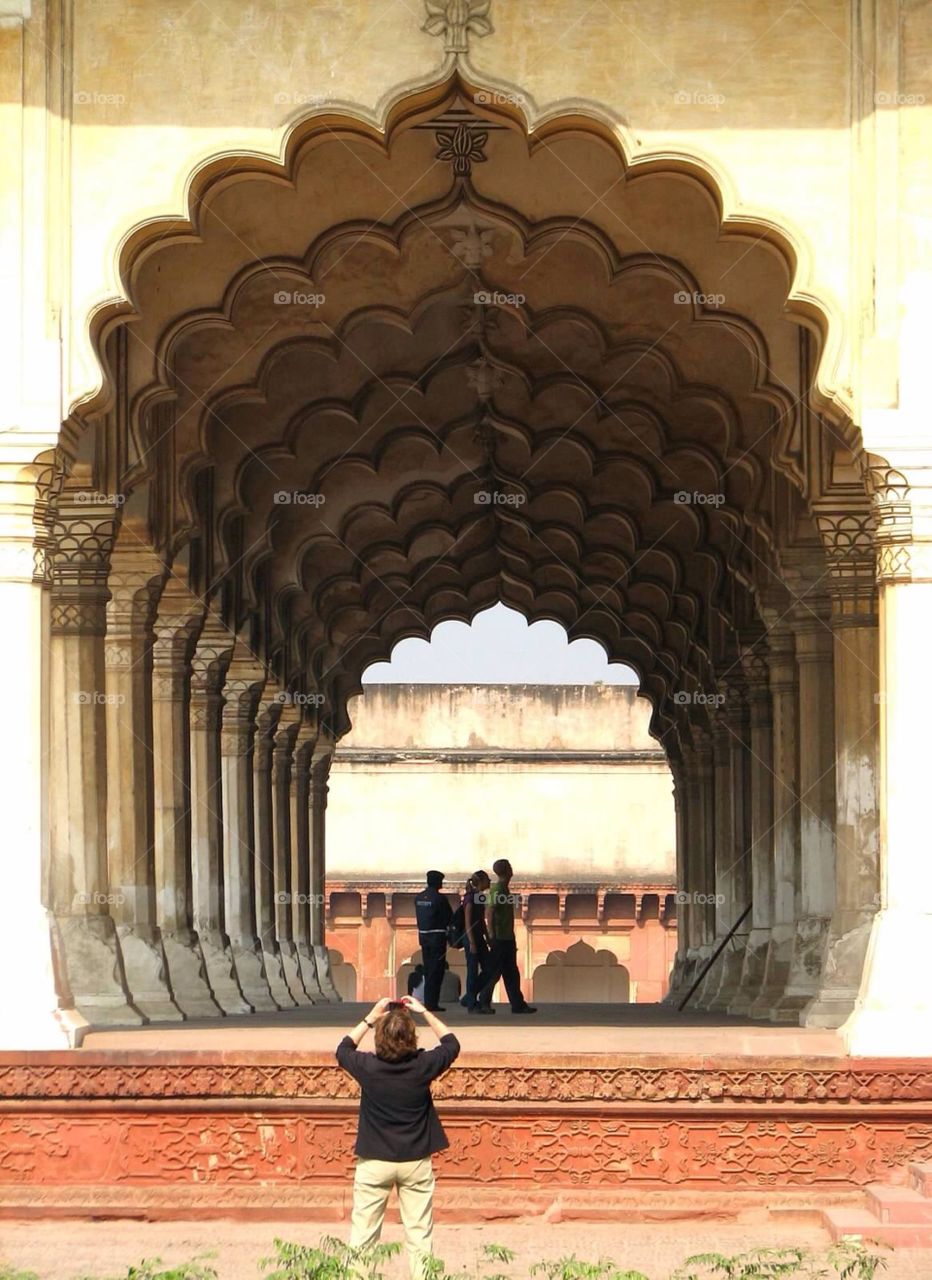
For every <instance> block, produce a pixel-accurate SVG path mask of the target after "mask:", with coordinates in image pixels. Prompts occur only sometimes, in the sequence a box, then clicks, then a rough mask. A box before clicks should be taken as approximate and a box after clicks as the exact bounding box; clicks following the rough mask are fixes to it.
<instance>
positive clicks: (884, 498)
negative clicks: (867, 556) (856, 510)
mask: <svg viewBox="0 0 932 1280" xmlns="http://www.w3.org/2000/svg"><path fill="white" fill-rule="evenodd" d="M867 474H868V487H869V489H870V494H871V500H872V505H873V516H874V522H875V523H874V540H875V544H876V548H877V581H878V582H879V583H881V584H885V583H897V582H932V450H930V449H919V448H909V447H901V448H891V449H886V450H885V451H884V454H883V456H881V455H879V454H874V453H872V454H869V455H868V473H867Z"/></svg>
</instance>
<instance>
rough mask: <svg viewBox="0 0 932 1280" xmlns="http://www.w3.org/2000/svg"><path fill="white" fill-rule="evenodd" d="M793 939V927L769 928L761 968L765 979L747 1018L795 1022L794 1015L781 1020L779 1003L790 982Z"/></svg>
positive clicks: (783, 925) (781, 925) (776, 926)
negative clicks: (765, 955)
mask: <svg viewBox="0 0 932 1280" xmlns="http://www.w3.org/2000/svg"><path fill="white" fill-rule="evenodd" d="M795 936H796V929H795V926H794V925H792V924H778V925H773V926H771V929H770V945H769V946H768V948H767V961H766V965H765V968H764V980H763V982H762V984H761V989H760V991H759V992H758V995H757V999H756V1000H755V1001H754V1002H753V1004H752V1005H751V1007H750V1009H749V1010H748V1017H749V1018H761V1019H767V1020H769V1021H771V1022H786V1021H789V1022H795V1021H796V1019H797V1016H798V1015H796V1014H793V1015H790V1014H786V1015H784V1016H783V1017H780V1016H779V1014H780V1008H779V1006H780V1001H781V1000H782V998H783V994H784V992H785V991H786V984H787V982H788V981H789V976H790V965H791V963H792V960H793V940H794V938H795Z"/></svg>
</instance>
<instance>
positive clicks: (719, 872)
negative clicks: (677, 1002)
mask: <svg viewBox="0 0 932 1280" xmlns="http://www.w3.org/2000/svg"><path fill="white" fill-rule="evenodd" d="M711 781H712V791H713V809H714V833H713V840H712V851H713V856H714V860H715V884H714V888H713V892H714V896H715V901H714V904H713V910H714V947H717V946H718V944H719V942H720V941H721V939H722V938H724V937H725V935H726V934H727V932H728V929H729V927H730V923H731V909H732V907H733V903H734V899H733V893H732V873H733V869H734V838H733V833H732V821H733V816H734V814H733V809H732V803H731V734H730V732H729V730H728V726H727V724H726V723H725V719H724V716H723V714H722V713H721V712H720V713H719V714H717V715H716V718H715V724H714V727H713V730H712V780H711ZM724 964H725V953H724V952H723V953H722V955H720V956H719V958H718V960H716V962H715V964H714V965H713V966H712V968H711V969H710V970H709V972H708V974H707V975H706V978H705V980H704V982H703V984H702V986H701V987H700V988H699V990H698V991H697V992H696V994H695V996H694V997H693V999H692V1000H691V1001H690V1005H689V1007H690V1008H693V1009H705V1008H708V1006H709V1004H710V1003H711V1001H712V1000H713V999H714V998H715V996H716V994H717V993H718V991H719V989H720V987H721V984H722V977H723V972H724Z"/></svg>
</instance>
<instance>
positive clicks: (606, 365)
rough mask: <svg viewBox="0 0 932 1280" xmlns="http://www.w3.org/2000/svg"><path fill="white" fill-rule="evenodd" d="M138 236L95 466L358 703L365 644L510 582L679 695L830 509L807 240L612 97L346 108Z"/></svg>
mask: <svg viewBox="0 0 932 1280" xmlns="http://www.w3.org/2000/svg"><path fill="white" fill-rule="evenodd" d="M124 265H125V276H126V289H127V297H128V298H129V300H130V305H129V306H124V307H122V308H114V309H113V310H112V311H111V312H110V313H108V314H106V315H102V316H101V317H100V318H99V323H98V330H97V335H96V336H97V341H98V344H99V347H100V350H101V353H102V359H103V361H104V363H105V366H106V367H107V369H108V372H109V375H110V380H109V384H108V387H107V388H106V389H105V393H103V394H102V395H101V397H99V398H98V401H97V402H95V403H94V404H92V405H88V406H85V407H84V408H83V409H82V411H81V423H80V425H81V428H82V429H84V430H86V428H88V427H90V428H91V431H90V433H89V435H90V438H92V439H93V440H94V442H95V444H94V449H95V450H96V452H95V458H96V464H95V465H96V466H97V467H98V471H99V472H106V471H108V469H109V474H107V475H104V474H102V473H101V474H100V476H99V479H100V483H101V484H105V483H109V484H111V485H113V486H116V487H117V488H120V489H123V490H125V491H128V492H131V493H132V494H133V495H134V496H133V499H132V503H133V504H135V508H136V509H140V508H141V507H142V506H144V509H145V513H146V519H147V522H148V525H149V529H150V532H151V536H152V539H153V542H154V543H155V544H156V546H157V547H158V549H159V550H160V551H161V552H162V553H163V554H164V555H165V557H166V558H167V559H170V560H172V562H173V563H174V564H175V565H182V564H189V565H190V566H193V567H191V568H190V572H191V573H192V574H193V575H194V577H195V579H196V581H195V583H194V585H195V586H196V588H197V589H198V590H199V591H203V592H205V593H206V594H213V595H216V596H217V597H218V599H219V600H220V601H221V602H222V609H223V612H224V615H225V620H226V622H227V625H228V626H229V627H230V628H231V629H234V630H235V631H236V632H237V633H238V634H242V635H246V636H248V637H249V641H250V643H251V644H252V646H253V647H254V648H255V649H256V650H257V651H258V652H259V653H260V654H261V656H262V657H263V659H264V660H267V661H269V662H270V663H272V664H273V666H274V667H275V668H276V670H277V671H278V673H279V676H280V678H281V679H282V680H284V681H293V680H298V681H300V682H302V683H304V684H306V685H307V686H308V687H313V688H314V689H319V690H321V691H323V692H325V693H326V694H327V697H328V704H329V707H330V714H331V717H332V719H333V723H334V727H335V729H336V731H337V732H340V731H342V730H343V729H345V727H346V711H345V707H346V700H347V698H348V697H349V696H350V695H352V694H353V693H354V692H356V691H358V689H359V681H360V676H361V673H362V671H363V670H364V669H365V667H366V666H367V665H368V664H369V663H370V662H372V661H374V660H376V659H380V658H384V657H386V656H387V655H388V654H389V652H390V650H391V647H392V645H393V644H394V643H395V642H396V641H397V640H398V639H400V638H401V637H403V636H406V635H412V634H418V635H427V634H428V633H429V631H430V629H431V627H432V626H434V625H435V624H436V623H437V622H439V621H441V620H443V619H446V618H453V617H455V618H463V619H470V618H471V617H472V616H474V615H475V613H476V612H478V611H479V610H480V609H482V608H485V607H487V606H488V605H490V604H492V603H494V602H495V601H497V600H502V601H504V602H505V603H507V604H510V605H512V606H514V607H515V608H518V609H520V610H521V611H522V612H523V613H525V614H526V615H527V616H528V617H529V618H532V619H536V618H542V617H549V618H553V619H556V620H557V621H559V622H561V623H562V624H563V625H564V626H565V627H566V629H567V631H568V632H569V633H570V635H571V636H573V637H576V636H589V637H592V638H594V639H597V640H599V641H600V642H601V643H602V644H603V645H604V646H605V648H606V650H607V651H608V653H609V655H610V657H612V658H614V659H619V660H624V661H626V662H629V663H631V664H632V665H633V666H634V667H635V668H636V669H637V670H638V672H639V673H640V675H641V678H642V682H643V688H644V690H645V692H647V693H649V694H650V696H651V697H652V699H653V701H654V705H655V712H656V721H655V724H656V726H658V727H663V726H664V725H669V724H672V723H673V722H674V719H675V718H676V717H677V716H678V715H680V712H679V710H678V709H677V708H676V707H675V706H674V705H673V702H672V693H673V691H674V690H676V689H677V688H680V687H682V684H683V681H684V680H685V679H686V678H687V677H688V679H689V680H691V681H693V682H698V683H699V684H700V685H709V684H711V683H713V682H714V678H715V670H716V668H718V667H720V664H721V663H722V662H723V660H725V659H726V657H727V655H728V654H729V653H730V652H733V650H734V647H735V644H736V643H737V640H736V637H737V636H738V635H739V633H744V632H747V631H748V630H751V631H753V628H754V625H755V617H756V613H757V608H758V599H759V596H760V593H761V591H765V590H768V589H769V588H770V587H771V586H773V585H774V584H779V581H780V552H781V548H783V547H785V546H787V545H789V543H790V542H792V541H793V539H794V538H798V536H799V530H800V528H808V525H807V516H806V507H805V502H804V497H805V496H806V494H807V489H808V488H810V487H811V483H812V477H811V474H810V471H809V467H810V463H809V461H808V452H807V451H808V445H807V439H808V437H807V434H806V433H807V429H808V428H809V426H810V425H811V424H810V417H811V406H810V399H809V392H810V389H811V388H810V384H811V379H812V369H813V367H814V361H815V359H816V356H817V353H818V349H819V343H820V331H819V324H818V316H817V315H814V314H813V313H812V312H809V313H807V314H802V313H798V314H793V313H792V310H791V308H789V307H788V303H787V299H788V295H789V291H790V286H791V281H792V274H793V263H792V261H791V258H790V255H789V250H788V249H787V247H786V245H785V244H783V243H781V242H780V241H779V239H778V238H777V237H775V235H774V234H772V233H771V231H770V230H769V229H767V228H761V227H756V226H754V227H752V226H748V227H736V228H729V229H727V230H726V229H723V226H722V218H721V210H720V208H719V205H718V202H717V199H716V193H715V191H714V189H712V188H711V187H710V185H709V184H708V182H707V181H705V180H703V177H702V174H701V173H699V172H698V171H695V172H686V171H684V170H683V169H682V167H679V168H677V167H674V166H673V165H670V166H667V167H663V166H659V167H654V168H650V167H648V168H646V169H644V170H642V171H638V172H636V173H635V172H633V171H631V170H627V169H626V167H625V163H624V158H623V157H622V156H621V154H620V153H619V151H618V148H617V147H616V146H615V144H614V142H613V140H611V138H609V137H608V136H606V134H605V133H604V131H603V130H601V129H597V128H596V127H595V126H594V125H593V124H592V122H586V121H583V120H576V119H561V120H559V121H555V122H553V123H552V125H550V126H548V127H546V128H544V129H542V130H540V131H538V133H537V134H536V135H535V136H534V138H533V139H532V140H531V141H530V142H529V139H528V136H527V134H526V131H525V130H524V128H523V127H522V125H521V123H520V121H518V120H517V119H516V118H515V115H514V112H511V113H509V112H507V111H505V110H498V111H493V110H492V109H490V108H489V107H487V106H480V105H477V104H476V102H475V101H474V95H471V94H470V93H468V92H467V91H466V89H465V86H463V85H461V84H459V83H458V82H452V83H451V84H449V85H448V86H446V87H445V88H444V89H443V92H442V93H441V92H440V91H438V92H437V93H436V94H434V96H433V97H432V98H431V99H430V100H429V101H424V102H417V103H412V104H410V105H409V107H408V108H407V109H406V110H405V111H403V112H400V113H399V115H398V117H397V118H396V120H395V121H394V123H393V126H392V128H391V129H390V131H389V133H388V135H387V137H385V138H383V137H381V136H380V135H377V134H376V133H375V132H374V131H373V130H371V129H370V128H368V127H366V126H363V125H361V124H359V123H354V122H350V121H348V120H346V119H345V118H343V119H341V118H336V117H333V118H329V119H328V118H320V119H318V120H317V121H315V122H311V123H310V124H309V125H308V127H307V128H306V129H304V130H303V131H299V132H298V133H296V134H295V136H294V138H293V139H292V145H291V148H290V151H289V154H288V156H287V157H286V160H285V162H284V163H283V165H282V166H273V165H270V164H268V163H267V162H260V161H258V160H256V159H255V158H249V157H243V156H239V157H227V158H225V159H224V161H223V163H222V164H220V163H218V164H217V165H215V166H214V167H213V168H211V169H210V170H208V171H205V172H204V173H203V174H202V175H201V176H200V178H199V180H198V182H197V183H196V184H195V187H194V189H193V195H192V210H191V219H190V221H189V222H186V223H182V224H177V225H175V224H171V225H169V224H159V225H156V226H154V227H153V226H148V227H145V228H141V229H140V230H139V232H138V234H137V235H136V236H135V237H133V238H132V239H131V241H130V242H129V243H128V244H127V246H126V250H125V254H124ZM82 447H83V448H85V449H86V448H87V447H88V446H87V444H86V443H85V444H84V445H82ZM816 554H818V550H817V548H816Z"/></svg>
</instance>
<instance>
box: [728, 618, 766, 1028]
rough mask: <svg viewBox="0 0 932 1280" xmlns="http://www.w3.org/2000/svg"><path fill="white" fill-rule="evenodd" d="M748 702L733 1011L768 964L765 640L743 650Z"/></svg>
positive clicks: (754, 992) (752, 994)
mask: <svg viewBox="0 0 932 1280" xmlns="http://www.w3.org/2000/svg"><path fill="white" fill-rule="evenodd" d="M741 665H742V667H743V668H744V673H745V678H746V680H747V688H748V704H749V708H750V733H751V758H750V778H749V788H748V791H749V795H750V836H751V846H750V847H751V901H752V903H753V910H752V912H751V932H750V933H749V935H748V939H747V942H746V944H745V948H744V966H743V968H742V971H741V984H740V987H739V989H738V993H737V995H736V996H735V998H734V1000H732V1002H731V1004H730V1005H729V1006H728V1012H729V1013H731V1014H745V1015H746V1014H747V1013H748V1010H749V1009H750V1007H751V1005H752V1004H753V1003H754V1001H755V1000H756V998H757V996H758V993H759V992H760V988H761V984H762V983H763V980H764V974H765V970H766V966H767V953H768V950H769V946H770V928H771V924H772V922H773V865H772V859H773V707H772V698H771V693H770V668H769V665H768V659H767V646H766V643H765V642H764V641H763V640H757V641H755V642H754V643H752V644H749V645H747V646H746V647H745V648H744V649H743V651H742V654H741Z"/></svg>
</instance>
